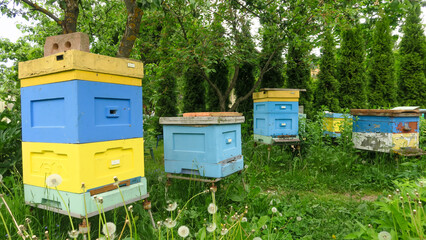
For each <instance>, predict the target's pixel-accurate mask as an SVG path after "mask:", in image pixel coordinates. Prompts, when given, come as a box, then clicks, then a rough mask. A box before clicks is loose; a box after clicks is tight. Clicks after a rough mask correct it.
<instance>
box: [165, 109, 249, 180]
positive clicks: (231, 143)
mask: <svg viewBox="0 0 426 240" xmlns="http://www.w3.org/2000/svg"><path fill="white" fill-rule="evenodd" d="M219 115H220V116H217V115H215V113H194V114H184V117H163V118H160V124H163V136H164V166H165V171H166V172H168V173H179V174H195V175H200V176H203V177H211V178H221V177H225V176H227V175H230V174H232V173H234V172H237V171H239V170H242V168H243V165H244V163H243V156H242V152H241V123H242V122H244V117H243V116H235V114H232V113H231V115H233V116H229V115H230V114H229V113H221V114H219Z"/></svg>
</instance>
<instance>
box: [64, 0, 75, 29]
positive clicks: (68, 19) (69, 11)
mask: <svg viewBox="0 0 426 240" xmlns="http://www.w3.org/2000/svg"><path fill="white" fill-rule="evenodd" d="M78 1H79V0H65V4H66V9H64V11H65V17H64V21H63V22H62V30H63V33H64V34H67V33H73V32H76V31H77V18H78V13H79V9H78Z"/></svg>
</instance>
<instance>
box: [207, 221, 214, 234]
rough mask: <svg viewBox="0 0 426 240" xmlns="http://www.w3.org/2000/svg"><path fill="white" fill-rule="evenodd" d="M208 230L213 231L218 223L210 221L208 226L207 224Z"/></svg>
mask: <svg viewBox="0 0 426 240" xmlns="http://www.w3.org/2000/svg"><path fill="white" fill-rule="evenodd" d="M206 229H207V232H213V231H214V230H216V223H210V224H209V225H208V226H207V228H206Z"/></svg>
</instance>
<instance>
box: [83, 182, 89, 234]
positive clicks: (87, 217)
mask: <svg viewBox="0 0 426 240" xmlns="http://www.w3.org/2000/svg"><path fill="white" fill-rule="evenodd" d="M83 201H84V214H85V215H86V226H87V236H88V238H89V240H90V223H89V216H87V204H86V192H85V191H84V189H83Z"/></svg>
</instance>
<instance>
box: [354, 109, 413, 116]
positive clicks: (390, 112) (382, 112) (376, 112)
mask: <svg viewBox="0 0 426 240" xmlns="http://www.w3.org/2000/svg"><path fill="white" fill-rule="evenodd" d="M351 114H352V115H355V116H383V117H418V116H420V111H419V109H410V110H408V109H405V110H395V109H351Z"/></svg>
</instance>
